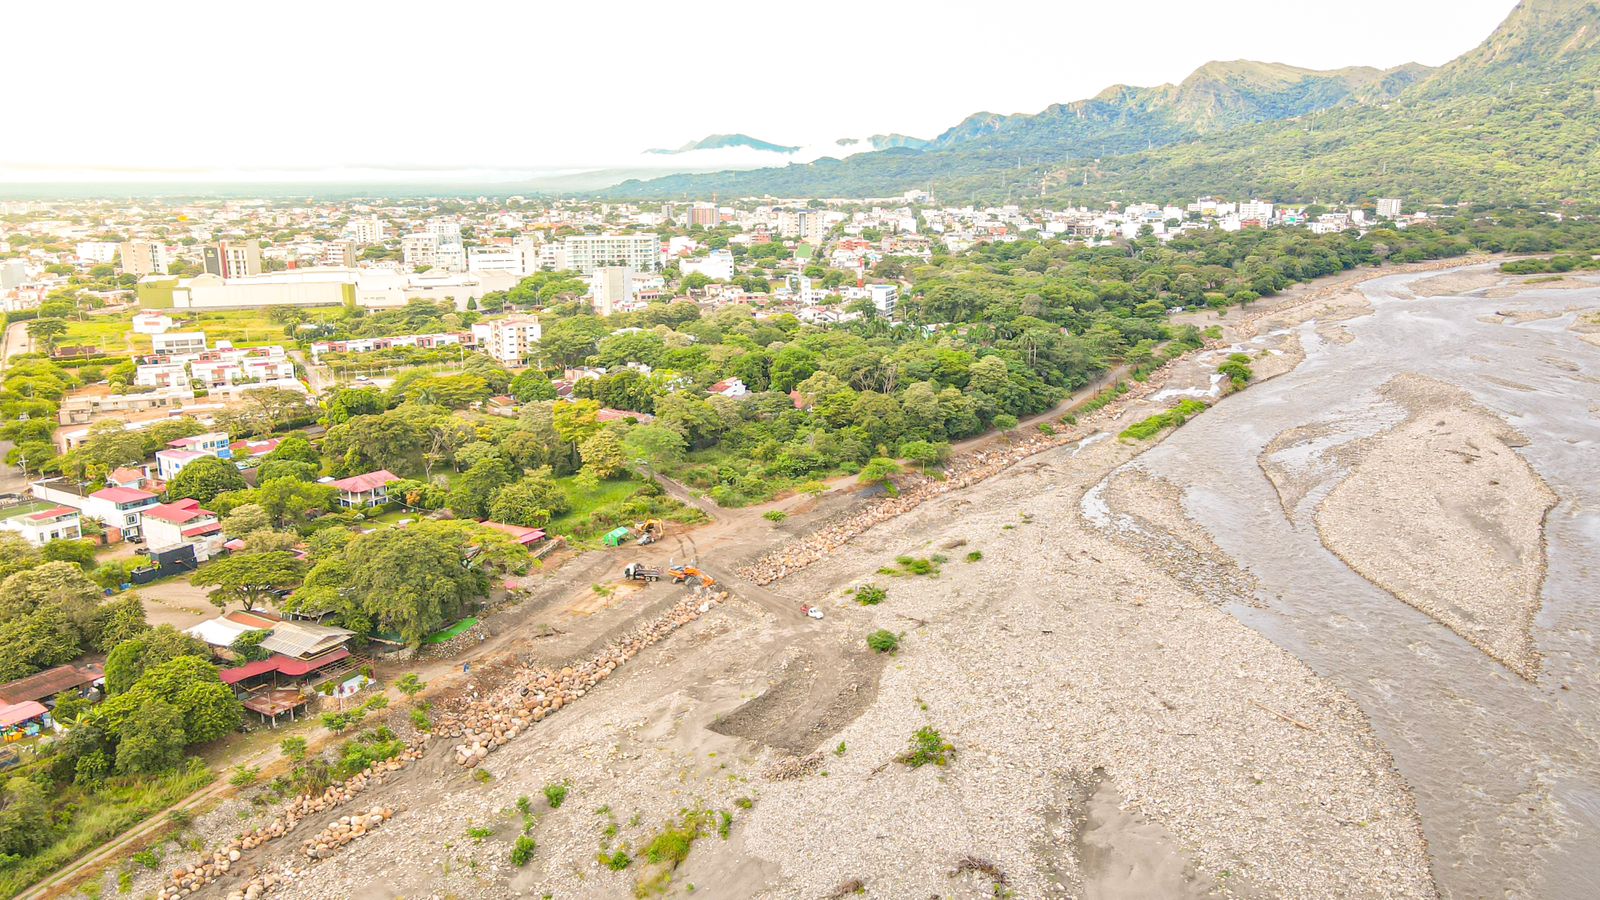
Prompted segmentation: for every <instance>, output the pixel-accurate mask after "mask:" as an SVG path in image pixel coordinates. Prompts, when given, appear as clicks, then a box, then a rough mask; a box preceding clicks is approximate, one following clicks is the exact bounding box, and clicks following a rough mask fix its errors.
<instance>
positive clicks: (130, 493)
mask: <svg viewBox="0 0 1600 900" xmlns="http://www.w3.org/2000/svg"><path fill="white" fill-rule="evenodd" d="M89 496H91V497H93V498H94V499H96V500H109V501H111V502H112V503H136V502H138V501H140V500H154V499H155V498H156V495H155V494H152V493H150V492H149V491H141V490H139V489H138V488H125V487H108V488H101V489H100V490H98V491H95V492H94V493H92V494H90V495H89Z"/></svg>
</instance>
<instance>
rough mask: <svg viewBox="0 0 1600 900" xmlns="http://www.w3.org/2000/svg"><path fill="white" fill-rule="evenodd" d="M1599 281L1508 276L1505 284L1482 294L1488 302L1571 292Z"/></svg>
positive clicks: (1576, 278)
mask: <svg viewBox="0 0 1600 900" xmlns="http://www.w3.org/2000/svg"><path fill="white" fill-rule="evenodd" d="M1597 283H1600V281H1597V280H1596V279H1595V278H1593V277H1592V276H1591V277H1582V276H1576V275H1565V276H1561V277H1552V276H1550V275H1521V276H1517V275H1509V276H1506V278H1505V283H1504V284H1503V285H1502V286H1500V287H1496V288H1491V289H1489V290H1488V291H1486V292H1485V293H1484V296H1485V297H1488V298H1489V299H1490V300H1503V299H1505V298H1507V297H1515V296H1516V295H1518V294H1520V293H1523V292H1525V291H1571V290H1577V289H1580V288H1592V287H1594V286H1595V285H1596V284H1597Z"/></svg>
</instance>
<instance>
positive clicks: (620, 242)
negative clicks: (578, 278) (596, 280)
mask: <svg viewBox="0 0 1600 900" xmlns="http://www.w3.org/2000/svg"><path fill="white" fill-rule="evenodd" d="M562 246H563V247H565V248H566V251H567V253H566V256H567V259H566V268H568V269H573V270H575V271H577V272H578V273H579V274H582V275H593V274H594V270H595V269H598V268H600V267H601V266H627V267H628V268H630V269H633V270H634V271H637V272H655V271H657V270H659V269H660V268H661V237H660V236H659V235H655V234H577V235H572V236H571V237H568V238H567V239H566V240H565V241H563V242H562Z"/></svg>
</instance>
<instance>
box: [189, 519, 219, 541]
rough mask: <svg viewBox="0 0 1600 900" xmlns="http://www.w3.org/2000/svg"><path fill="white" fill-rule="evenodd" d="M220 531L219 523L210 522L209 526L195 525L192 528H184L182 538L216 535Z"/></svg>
mask: <svg viewBox="0 0 1600 900" xmlns="http://www.w3.org/2000/svg"><path fill="white" fill-rule="evenodd" d="M221 530H222V524H221V523H219V522H212V523H211V524H210V525H196V526H195V527H193V528H185V529H184V530H183V536H184V537H199V536H201V535H203V534H216V533H217V532H219V531H221Z"/></svg>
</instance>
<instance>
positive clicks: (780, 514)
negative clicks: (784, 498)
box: [761, 509, 789, 523]
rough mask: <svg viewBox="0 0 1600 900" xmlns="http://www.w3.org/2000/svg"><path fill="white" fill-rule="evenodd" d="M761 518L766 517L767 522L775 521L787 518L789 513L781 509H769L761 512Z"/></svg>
mask: <svg viewBox="0 0 1600 900" xmlns="http://www.w3.org/2000/svg"><path fill="white" fill-rule="evenodd" d="M761 518H763V519H766V520H767V521H768V522H773V523H777V522H782V521H783V520H784V519H787V518H789V514H788V513H786V512H784V511H783V510H781V509H769V510H767V511H766V512H764V513H762V514H761Z"/></svg>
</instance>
